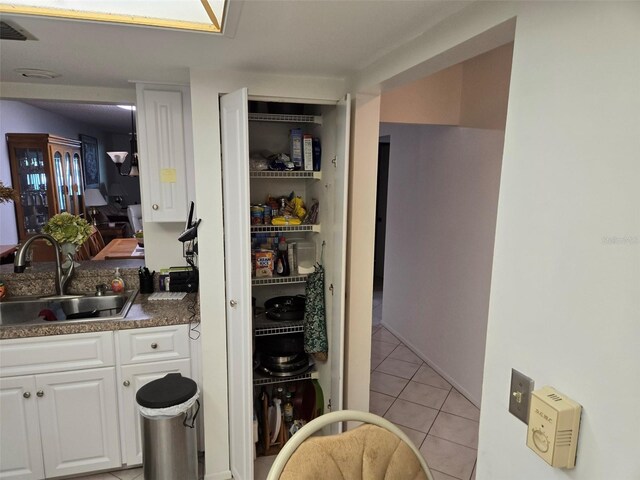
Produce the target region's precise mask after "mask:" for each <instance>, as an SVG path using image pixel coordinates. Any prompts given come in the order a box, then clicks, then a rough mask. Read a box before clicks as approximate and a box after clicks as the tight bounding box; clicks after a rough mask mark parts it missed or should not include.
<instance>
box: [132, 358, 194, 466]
mask: <svg viewBox="0 0 640 480" xmlns="http://www.w3.org/2000/svg"><path fill="white" fill-rule="evenodd" d="M190 365H191V362H190V360H189V359H188V358H186V359H183V360H173V361H169V362H153V363H143V364H139V365H127V366H124V367H122V368H121V370H120V373H121V375H120V393H121V395H120V399H121V404H120V422H121V426H122V432H123V435H122V437H123V441H124V444H123V445H122V457H123V462H124V463H126V464H127V465H128V466H132V465H138V464H141V463H142V435H141V430H140V416H139V413H138V404H137V402H136V392H137V391H138V390H139V389H140V388H141V387H142V386H143V385H146V384H147V383H149V382H151V381H153V380H157V379H158V378H162V377H164V376H165V375H166V374H168V373H180V374H182V376H183V377H190V376H191V368H190Z"/></svg>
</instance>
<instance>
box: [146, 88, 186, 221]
mask: <svg viewBox="0 0 640 480" xmlns="http://www.w3.org/2000/svg"><path fill="white" fill-rule="evenodd" d="M136 90H137V104H138V122H137V123H138V149H139V156H140V183H141V193H142V211H143V216H144V217H143V218H144V221H145V222H184V221H185V220H186V218H187V214H188V212H187V207H188V206H187V203H188V200H189V199H190V198H191V197H192V195H190V188H189V187H190V185H191V184H193V182H194V179H193V178H191V177H193V167H192V164H193V137H192V133H191V103H190V95H189V89H188V88H186V87H164V86H151V85H137V87H136Z"/></svg>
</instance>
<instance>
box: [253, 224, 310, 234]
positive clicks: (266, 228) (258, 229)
mask: <svg viewBox="0 0 640 480" xmlns="http://www.w3.org/2000/svg"><path fill="white" fill-rule="evenodd" d="M271 232H315V233H319V232H320V225H251V233H271Z"/></svg>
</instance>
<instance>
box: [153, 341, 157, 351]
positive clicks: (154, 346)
mask: <svg viewBox="0 0 640 480" xmlns="http://www.w3.org/2000/svg"><path fill="white" fill-rule="evenodd" d="M151 348H153V349H154V350H155V349H156V348H158V344H157V343H156V342H153V343H152V344H151Z"/></svg>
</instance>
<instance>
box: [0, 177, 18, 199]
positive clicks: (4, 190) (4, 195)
mask: <svg viewBox="0 0 640 480" xmlns="http://www.w3.org/2000/svg"><path fill="white" fill-rule="evenodd" d="M16 198H18V194H17V193H16V191H15V190H14V189H13V188H11V187H7V186H6V185H5V184H4V183H2V182H0V203H9V202H15V200H16Z"/></svg>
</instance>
